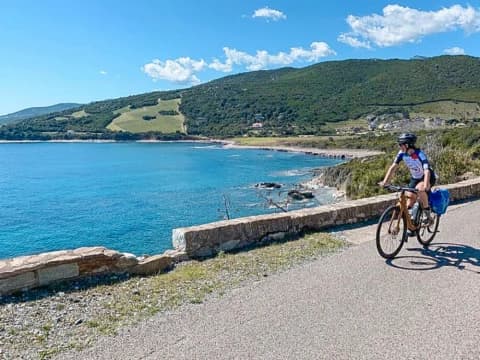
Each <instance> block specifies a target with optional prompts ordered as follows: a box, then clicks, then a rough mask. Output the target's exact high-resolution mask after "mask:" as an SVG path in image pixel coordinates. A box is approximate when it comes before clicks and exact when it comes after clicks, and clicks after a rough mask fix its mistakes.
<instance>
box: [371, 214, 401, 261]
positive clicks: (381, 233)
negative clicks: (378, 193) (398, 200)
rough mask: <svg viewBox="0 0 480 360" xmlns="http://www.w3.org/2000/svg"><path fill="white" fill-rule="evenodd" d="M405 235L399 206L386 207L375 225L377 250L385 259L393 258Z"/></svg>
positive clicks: (399, 248)
mask: <svg viewBox="0 0 480 360" xmlns="http://www.w3.org/2000/svg"><path fill="white" fill-rule="evenodd" d="M406 237H407V223H406V220H405V217H404V216H402V213H401V212H400V207H399V206H397V205H392V206H390V207H388V208H387V209H386V210H385V211H384V212H383V214H382V216H381V217H380V220H379V221H378V225H377V236H376V242H377V250H378V253H379V254H380V256H382V257H384V258H385V259H393V258H394V257H395V256H396V255H397V254H398V253H399V252H400V250H401V248H402V246H403V243H404V241H405V239H406Z"/></svg>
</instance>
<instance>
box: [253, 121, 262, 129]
mask: <svg viewBox="0 0 480 360" xmlns="http://www.w3.org/2000/svg"><path fill="white" fill-rule="evenodd" d="M262 127H263V124H262V123H261V122H256V123H253V124H252V128H254V129H261V128H262Z"/></svg>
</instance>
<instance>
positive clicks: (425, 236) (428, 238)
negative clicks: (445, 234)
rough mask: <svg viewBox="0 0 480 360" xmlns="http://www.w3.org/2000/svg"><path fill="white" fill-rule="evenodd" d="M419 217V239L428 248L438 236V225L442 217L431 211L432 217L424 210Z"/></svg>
mask: <svg viewBox="0 0 480 360" xmlns="http://www.w3.org/2000/svg"><path fill="white" fill-rule="evenodd" d="M421 211H422V212H421V214H420V216H419V219H420V225H419V228H418V229H417V239H418V242H419V243H420V244H422V245H423V246H428V245H430V243H431V242H432V240H433V238H434V237H435V235H436V234H437V230H438V224H439V223H440V215H438V214H435V213H434V212H433V211H430V215H428V213H426V212H425V211H424V210H421Z"/></svg>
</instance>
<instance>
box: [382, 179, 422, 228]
mask: <svg viewBox="0 0 480 360" xmlns="http://www.w3.org/2000/svg"><path fill="white" fill-rule="evenodd" d="M386 188H388V189H390V190H394V191H400V195H399V196H398V201H397V204H396V205H397V206H398V207H399V208H400V213H399V215H400V216H398V217H397V219H393V218H392V220H391V221H392V223H393V222H394V221H397V224H396V227H395V228H396V229H398V228H399V226H400V220H401V218H402V217H405V219H406V222H407V229H408V230H410V231H416V230H418V228H419V227H420V226H419V225H415V224H414V223H413V221H412V219H411V218H410V216H409V215H410V214H409V213H408V206H407V196H406V195H405V192H406V191H409V192H413V193H417V192H418V190H417V189H411V188H406V187H401V186H394V185H388V186H387V187H386ZM417 201H418V200H417ZM392 223H391V224H390V226H389V228H391V226H392Z"/></svg>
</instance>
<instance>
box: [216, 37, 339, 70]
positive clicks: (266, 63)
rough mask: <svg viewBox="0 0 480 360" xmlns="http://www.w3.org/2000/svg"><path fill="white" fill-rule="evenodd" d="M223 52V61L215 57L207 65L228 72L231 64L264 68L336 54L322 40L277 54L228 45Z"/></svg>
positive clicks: (311, 60) (316, 59) (250, 68)
mask: <svg viewBox="0 0 480 360" xmlns="http://www.w3.org/2000/svg"><path fill="white" fill-rule="evenodd" d="M223 52H224V53H225V57H226V60H225V62H224V63H222V62H220V61H219V60H218V59H215V60H214V61H213V62H212V63H211V64H210V65H209V67H210V68H212V69H214V70H217V71H224V72H230V71H232V69H233V65H239V66H245V67H246V68H247V70H251V71H253V70H261V69H266V68H269V67H271V66H279V65H280V66H285V65H290V64H292V63H294V62H297V61H304V62H314V61H318V60H320V58H322V57H326V56H329V55H336V52H335V51H334V50H332V49H331V48H330V47H329V46H328V44H327V43H324V42H313V43H312V44H311V45H310V49H308V50H305V49H303V48H301V47H293V48H291V49H290V52H288V53H286V52H283V51H281V52H279V53H277V54H269V53H268V52H267V51H265V50H259V51H257V52H256V54H255V55H251V54H248V53H246V52H243V51H239V50H236V49H230V48H228V47H224V48H223Z"/></svg>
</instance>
